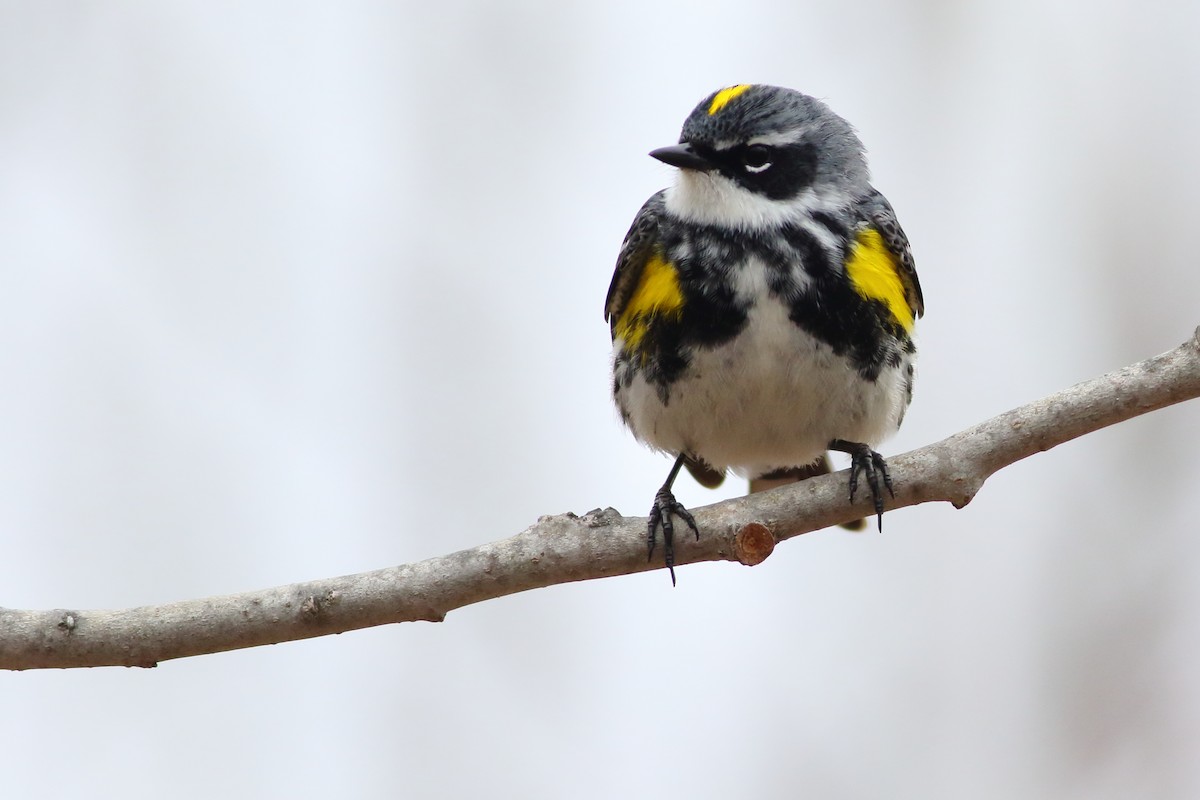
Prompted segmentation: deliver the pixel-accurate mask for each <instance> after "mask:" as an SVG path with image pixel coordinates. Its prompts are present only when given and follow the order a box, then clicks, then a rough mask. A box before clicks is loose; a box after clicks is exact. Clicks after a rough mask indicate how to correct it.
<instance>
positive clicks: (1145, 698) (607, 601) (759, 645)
mask: <svg viewBox="0 0 1200 800" xmlns="http://www.w3.org/2000/svg"><path fill="white" fill-rule="evenodd" d="M1198 35H1200V7H1197V6H1195V5H1194V4H1183V3H1172V4H1165V3H1159V4H1155V3H1149V4H1147V3H1137V4H1135V3H1133V2H1123V3H1122V2H1112V3H1085V2H1082V0H1075V1H1074V2H1062V3H1058V4H1054V5H1049V6H1048V5H1046V4H1044V3H1038V2H1030V1H1029V0H1024V1H1019V2H1011V0H1010V1H1008V2H985V3H973V4H960V3H950V2H899V3H895V2H884V1H883V0H877V1H876V2H854V3H840V4H835V3H818V2H787V3H784V2H753V1H751V2H747V1H746V0H740V1H739V2H736V3H734V2H728V3H724V2H715V1H714V2H702V3H689V4H669V3H661V2H654V0H639V2H637V3H622V2H612V3H603V4H601V3H593V4H590V5H580V6H572V5H569V4H565V3H552V2H516V3H508V4H497V3H488V2H482V0H476V1H475V2H469V1H468V2H460V3H444V4H435V3H420V4H418V3H383V2H375V3H370V2H343V3H339V4H336V5H334V4H319V3H297V2H286V3H285V2H274V3H266V2H264V3H255V4H249V5H248V4H235V3H215V4H214V3H199V2H177V3H171V4H161V3H152V2H143V3H138V2H131V3H120V4H107V3H72V4H61V3H41V2H12V3H5V4H4V5H3V6H0V270H2V275H3V280H2V283H0V286H2V287H3V290H2V291H0V376H3V377H2V379H0V380H2V389H0V549H2V551H3V554H4V555H3V558H2V559H0V604H3V605H5V606H9V607H17V608H54V607H76V608H111V607H123V606H135V605H148V604H155V603H162V602H168V601H173V600H180V599H185V598H195V597H201V596H206V595H213V594H222V593H228V592H236V591H244V590H250V589H256V588H263V587H267V586H272V585H277V584H284V583H290V582H293V581H298V580H305V579H311V578H319V577H330V576H335V575H341V574H346V573H352V572H358V571H362V570H368V569H374V568H378V567H384V566H389V565H393V564H398V563H403V562H408V561H414V560H418V559H422V558H426V557H429V556H433V555H437V554H442V553H447V552H450V551H453V550H457V549H461V548H466V547H471V546H474V545H477V544H481V543H483V542H487V541H491V540H495V539H499V538H503V537H506V536H509V535H512V534H514V533H516V532H518V531H520V530H521V529H523V528H525V527H526V526H527V525H529V524H531V523H532V522H534V521H535V520H536V519H537V517H538V516H539V515H541V514H548V513H560V512H565V511H574V512H577V513H583V512H586V511H588V510H589V509H592V508H596V507H603V506H613V507H615V508H617V509H619V510H620V511H621V512H623V513H626V514H639V515H640V514H644V513H645V512H646V510H647V509H648V507H649V504H650V501H651V499H652V497H653V494H654V491H655V490H656V489H657V488H658V486H659V485H660V484H661V482H662V480H663V477H664V476H665V474H666V471H667V469H668V467H669V461H668V459H666V458H665V457H663V456H661V455H655V454H653V453H651V452H649V451H647V450H644V449H643V448H641V447H640V446H639V445H637V443H636V442H635V441H634V440H633V439H632V437H631V436H630V435H628V433H626V432H625V431H624V430H623V429H622V428H621V426H620V424H619V422H618V420H617V416H616V414H615V412H614V411H613V409H612V407H611V404H610V401H609V397H608V357H609V356H608V351H609V335H608V330H607V326H606V325H605V323H604V320H603V318H602V307H603V300H604V294H605V291H606V290H607V287H608V281H609V278H610V277H611V271H612V267H613V263H614V260H615V258H616V253H617V249H618V247H619V245H620V242H621V238H622V237H623V236H624V234H625V231H626V228H627V227H628V225H629V222H630V220H631V219H632V217H633V214H634V212H635V211H636V210H637V208H638V206H639V205H640V204H641V203H642V201H643V200H644V199H645V198H646V197H647V196H648V195H650V194H651V193H652V192H654V191H655V190H657V189H659V188H661V187H662V186H665V185H666V184H667V183H668V182H669V181H670V180H671V177H672V176H671V170H670V169H669V168H668V167H666V166H664V165H662V164H659V163H658V162H656V161H654V160H652V159H650V158H647V157H646V153H647V152H648V151H649V150H651V149H652V148H655V147H658V146H662V145H666V144H670V143H672V142H674V141H675V140H676V137H677V136H678V131H679V127H680V125H681V124H682V122H683V119H684V117H685V116H686V114H687V113H688V112H689V111H690V110H691V108H692V107H693V106H694V105H695V103H697V102H698V101H699V100H700V99H701V98H703V97H704V96H705V95H706V94H708V93H709V92H711V91H713V90H714V89H716V88H718V87H721V86H725V85H728V84H732V83H739V82H768V83H778V84H783V85H787V86H791V87H794V88H798V89H801V90H803V91H806V92H808V93H810V94H813V95H816V96H818V97H820V98H823V99H825V100H826V101H827V102H828V103H829V104H830V105H831V106H832V107H833V108H834V109H835V110H836V111H838V112H839V113H841V114H842V115H844V116H845V117H847V118H848V119H849V120H851V121H852V122H853V123H854V125H855V126H856V127H857V128H858V129H859V131H860V133H861V135H862V138H863V140H864V141H865V142H866V144H867V148H868V151H869V154H870V157H871V164H872V168H873V173H874V177H875V184H876V186H878V187H879V188H880V189H881V190H882V191H883V192H885V193H886V194H887V196H888V197H889V198H890V199H891V200H892V202H893V204H894V205H895V207H896V209H897V211H898V213H899V216H900V219H901V221H902V223H903V224H904V226H905V228H906V230H907V232H908V234H909V237H910V238H911V240H912V242H913V247H914V251H915V253H916V257H917V264H918V267H919V269H920V274H921V280H922V283H923V285H924V289H925V298H926V303H927V309H928V313H927V316H926V317H925V319H924V320H922V322H921V324H920V326H919V337H920V347H921V361H920V364H919V376H918V383H917V389H916V400H915V402H914V404H913V406H912V409H911V410H910V412H909V416H908V418H907V420H906V422H905V427H904V429H903V431H901V433H900V434H899V435H898V436H897V437H896V438H895V439H894V440H892V441H891V442H889V443H887V444H886V446H885V447H884V448H883V450H884V452H885V453H899V452H902V451H905V450H909V449H912V448H915V447H918V446H921V445H923V444H926V443H929V442H932V441H935V440H938V439H941V438H942V437H944V436H947V435H949V434H951V433H954V432H956V431H958V430H960V429H962V428H964V427H966V426H968V425H970V424H973V423H975V422H978V421H980V420H982V419H985V418H987V417H989V416H991V415H994V414H997V413H999V412H1002V411H1004V410H1007V409H1009V408H1011V407H1013V406H1016V405H1019V404H1021V403H1024V402H1026V401H1029V400H1033V399H1035V398H1038V397H1041V396H1043V395H1045V394H1048V393H1050V392H1052V391H1055V390H1058V389H1061V388H1064V387H1066V386H1069V385H1070V384H1073V383H1076V382H1078V381H1081V380H1084V379H1087V378H1091V377H1093V376H1095V375H1098V374H1100V373H1103V372H1105V371H1108V370H1112V369H1115V368H1119V367H1121V366H1124V365H1126V364H1127V363H1130V362H1132V361H1135V360H1139V359H1142V358H1145V357H1148V356H1151V355H1154V354H1156V353H1159V352H1161V351H1164V350H1167V349H1170V348H1172V347H1174V346H1176V345H1177V344H1179V343H1180V342H1181V341H1183V340H1184V339H1185V338H1187V337H1188V336H1189V335H1191V332H1192V331H1193V330H1194V329H1195V327H1196V326H1197V325H1198V324H1200V269H1198V268H1197V263H1196V247H1195V233H1194V230H1195V225H1196V222H1195V219H1196V214H1197V211H1198V209H1200V197H1198V194H1200V156H1198V154H1197V148H1196V142H1197V141H1200V99H1198V98H1200V51H1198V50H1197V48H1196V47H1195V42H1196V39H1197V36H1198ZM1197 431H1200V404H1197V403H1192V404H1190V405H1184V406H1180V407H1176V408H1172V409H1168V410H1165V411H1162V412H1158V413H1155V414H1152V415H1150V416H1147V417H1143V418H1141V419H1137V420H1134V421H1132V422H1129V423H1126V424H1123V425H1119V426H1117V427H1115V428H1111V429H1108V430H1105V431H1102V432H1100V433H1097V434H1094V435H1091V436H1088V437H1085V438H1084V439H1081V440H1078V441H1075V442H1072V443H1070V444H1067V445H1065V446H1063V447H1061V448H1059V449H1056V450H1054V451H1052V452H1050V453H1047V454H1043V455H1039V456H1037V457H1035V458H1032V459H1029V460H1027V461H1024V462H1021V463H1019V464H1017V465H1015V466H1013V467H1011V468H1009V469H1007V470H1004V471H1003V472H1001V473H999V474H997V475H996V476H995V477H993V478H992V479H991V480H990V481H989V482H988V483H987V485H986V486H985V487H984V489H983V491H982V492H981V493H980V494H979V496H978V497H977V498H976V500H975V501H974V502H973V503H972V504H971V505H970V506H968V507H967V508H966V509H964V510H962V511H955V510H954V509H953V508H951V507H950V506H948V505H926V506H920V507H916V508H908V509H903V510H900V511H896V512H894V513H891V514H889V515H888V522H887V533H886V534H884V535H880V534H878V533H875V532H874V531H873V529H872V532H870V533H864V534H859V535H853V534H848V533H845V532H843V531H840V530H830V531H822V532H818V533H813V534H811V535H808V536H804V537H802V538H800V539H797V540H795V541H791V542H788V543H787V544H786V545H785V546H781V547H780V548H779V549H778V550H777V551H776V553H775V555H774V556H773V557H772V558H771V559H769V560H768V561H767V562H766V563H765V564H763V565H762V566H760V567H756V568H754V569H747V568H744V567H740V566H737V565H732V564H705V565H699V566H691V567H684V568H682V569H681V570H680V572H679V578H680V585H679V588H677V589H675V590H672V589H671V585H670V581H669V580H668V579H667V576H666V574H665V573H662V572H653V573H647V574H643V575H637V576H631V577H622V578H618V579H613V580H604V581H596V582H591V583H586V584H575V585H567V586H559V587H554V588H550V589H546V590H542V591H537V592H530V593H527V594H524V595H519V596H514V597H508V598H504V599H500V600H497V601H493V602H489V603H485V604H482V605H479V606H475V607H470V608H466V609H463V610H460V611H456V612H454V613H452V614H451V615H450V616H449V617H448V618H447V620H446V621H445V623H444V624H440V625H433V624H424V623H418V624H408V625H402V626H391V627H384V628H375V629H371V630H367V631H361V632H356V633H350V634H345V635H342V636H337V637H328V638H323V639H317V640H312V641H306V642H298V643H292V644H285V645H279V646H275V647H269V648H259V649H254V650H247V651H241V652H234V653H226V654H220V655H215V656H207V657H199V658H192V659H187V660H182V661H173V662H167V663H164V664H163V665H161V666H160V667H159V668H158V669H155V670H149V671H147V670H129V669H97V670H79V671H69V672H62V671H57V672H28V673H19V674H18V673H6V674H0V754H2V755H0V794H3V796H5V797H12V798H18V797H20V798H25V797H31V798H33V797H39V798H40V797H47V798H54V797H115V796H120V797H130V798H140V797H147V798H150V797H163V796H169V797H177V798H210V797H215V796H226V797H265V796H284V795H286V794H291V795H303V796H320V795H323V794H329V795H333V794H336V795H337V796H343V797H362V798H373V797H397V796H400V797H454V796H459V797H461V796H479V795H489V796H498V797H521V798H561V797H571V798H610V797H615V796H632V797H638V796H646V797H650V796H654V797H689V798H728V797H761V798H792V797H800V796H805V797H821V798H879V797H914V798H916V797H920V798H962V797H972V798H1012V797H1025V798H1127V797H1132V796H1141V797H1158V798H1184V797H1195V796H1197V795H1198V794H1200V760H1198V758H1197V755H1198V753H1200V678H1197V675H1198V674H1200V581H1198V580H1197V576H1198V575H1200V538H1198V537H1197V536H1196V533H1197V524H1196V514H1197V511H1196V503H1197V492H1196V486H1197V485H1198V484H1200V465H1198V464H1197V459H1196V452H1197V444H1198V440H1200V436H1198V434H1197ZM741 489H742V487H741V484H740V482H738V481H733V482H731V483H730V485H727V486H726V487H725V488H724V489H723V490H722V492H708V491H705V490H703V489H701V488H699V487H698V486H696V484H694V483H692V482H691V481H690V479H687V478H684V479H681V480H680V482H679V484H678V485H677V492H678V494H679V496H680V499H681V500H682V501H683V502H684V503H685V504H687V505H689V506H699V505H704V504H707V503H710V502H715V501H717V500H719V499H721V498H722V497H726V496H730V495H731V494H735V493H738V492H740V491H741ZM0 635H2V632H0Z"/></svg>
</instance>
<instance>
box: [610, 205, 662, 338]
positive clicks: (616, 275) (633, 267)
mask: <svg viewBox="0 0 1200 800" xmlns="http://www.w3.org/2000/svg"><path fill="white" fill-rule="evenodd" d="M665 197H666V191H665V190H664V191H661V192H659V193H658V194H656V195H654V196H653V197H651V198H650V199H649V200H647V201H646V203H645V205H643V206H642V208H641V210H640V211H638V213H637V216H636V217H634V218H633V225H631V226H630V227H629V233H627V234H625V242H624V243H623V244H622V245H621V254H620V255H619V256H618V257H617V269H616V271H615V272H613V277H612V283H610V284H609V285H608V298H607V299H606V300H605V301H604V318H605V319H606V320H608V325H609V330H610V331H612V330H615V329H616V326H617V320H618V319H620V317H621V312H622V311H623V310H624V309H625V306H626V305H627V304H628V303H629V298H630V297H631V296H632V295H633V291H634V289H636V288H637V285H638V280H639V279H640V278H641V277H642V270H643V269H644V268H645V266H646V262H647V261H648V260H649V259H650V254H651V253H652V252H654V245H655V243H656V242H657V241H658V221H659V219H660V218H661V217H662V214H663V206H664V205H665V203H666V200H665Z"/></svg>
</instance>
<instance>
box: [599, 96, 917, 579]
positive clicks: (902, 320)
mask: <svg viewBox="0 0 1200 800" xmlns="http://www.w3.org/2000/svg"><path fill="white" fill-rule="evenodd" d="M651 155H654V156H655V157H656V158H659V159H660V160H662V161H664V162H666V163H668V164H672V165H674V166H677V167H679V168H680V171H679V174H678V180H677V182H676V184H675V185H674V186H673V187H672V188H670V189H666V190H664V191H661V192H659V193H657V194H655V195H654V196H652V197H651V198H650V199H649V200H648V201H647V202H646V203H645V205H643V206H642V208H641V210H640V211H639V212H638V214H637V216H636V217H635V218H634V222H633V225H632V226H631V227H630V230H629V233H628V234H627V236H626V237H625V242H624V244H623V246H622V248H621V252H620V255H619V257H618V260H617V268H616V271H615V273H614V275H613V279H612V283H611V285H610V287H609V292H608V297H607V301H606V304H605V316H606V318H607V319H608V321H609V324H610V330H611V332H612V337H613V345H614V347H613V395H614V399H615V401H616V404H617V407H618V409H619V410H620V412H621V416H622V419H623V420H624V421H625V423H626V424H627V425H628V426H629V427H630V429H631V430H632V431H633V433H634V435H635V436H636V437H637V438H638V439H639V440H641V441H643V442H645V443H646V444H648V445H650V446H651V447H654V448H656V449H658V450H661V451H664V452H667V453H670V454H672V455H674V456H677V460H676V464H675V466H674V468H673V469H672V471H671V474H670V476H669V478H668V480H667V483H666V484H665V485H664V486H663V487H662V489H661V490H660V491H659V493H658V495H657V497H656V499H655V504H654V506H653V508H652V511H651V521H650V529H649V531H648V536H649V546H650V549H651V552H653V549H654V544H655V540H656V530H657V528H658V527H661V528H662V529H663V534H664V537H663V538H664V544H665V546H666V547H665V549H666V553H667V566H668V567H671V566H673V522H672V515H674V516H678V517H680V518H681V519H683V520H684V521H685V522H687V523H688V524H689V525H690V526H691V527H692V528H693V529H695V524H694V522H693V521H692V518H691V515H690V514H688V513H687V511H686V510H685V509H683V507H682V506H681V505H679V504H678V503H677V502H676V501H675V499H674V497H673V495H672V494H671V486H672V483H673V481H674V478H675V475H676V474H677V473H678V470H679V468H680V467H681V466H687V467H688V468H689V470H691V471H692V472H693V473H694V474H695V475H696V476H697V478H698V479H699V480H701V482H702V483H704V484H705V485H713V484H715V483H719V477H720V475H721V474H723V473H724V472H725V471H726V470H727V469H730V470H733V471H735V472H737V473H739V474H743V475H746V476H747V477H749V478H751V479H756V478H762V477H763V476H779V475H783V474H791V475H793V476H797V477H800V476H803V475H807V474H809V473H810V472H811V471H812V469H808V465H813V464H816V463H817V462H818V461H819V460H820V459H823V458H824V457H825V452H826V450H828V449H838V450H843V451H845V452H848V453H850V455H851V457H852V461H853V464H852V473H851V488H852V490H853V488H854V487H855V485H856V481H857V477H858V475H859V474H860V473H862V474H865V476H866V477H867V480H868V484H869V486H870V489H871V491H872V495H873V497H874V500H875V507H876V511H877V512H879V513H882V508H883V505H882V502H883V501H882V488H889V489H890V479H889V478H888V476H887V470H886V465H885V464H884V462H883V459H882V458H881V457H880V456H879V455H878V454H877V453H875V452H874V451H873V450H872V449H871V448H872V447H874V446H875V445H877V444H878V443H879V442H880V441H882V440H883V439H884V438H885V437H886V436H888V435H890V434H891V433H893V432H894V431H895V430H896V428H898V427H899V425H900V422H901V421H902V419H903V417H904V411H905V409H906V408H907V406H908V403H909V401H910V400H911V397H912V378H913V365H914V362H915V355H916V348H915V345H914V343H913V338H912V329H913V323H914V321H915V319H916V318H917V317H919V316H920V315H921V314H922V313H923V311H924V300H923V298H922V294H921V287H920V283H919V282H918V279H917V273H916V269H915V267H914V263H913V257H912V252H911V249H910V248H909V244H908V240H907V237H906V236H905V234H904V232H903V230H902V229H901V227H900V224H899V222H898V221H897V220H896V216H895V213H894V212H893V210H892V207H891V205H890V204H889V203H888V202H887V200H886V199H885V198H884V197H883V196H882V195H881V194H880V193H879V192H878V191H876V190H875V189H874V188H873V187H872V186H871V185H870V183H869V180H868V171H867V166H866V160H865V157H864V155H863V148H862V145H861V143H860V142H859V140H858V137H857V135H856V134H855V133H854V131H853V129H851V128H850V126H849V125H848V124H847V123H846V122H845V121H844V120H843V119H842V118H841V117H838V116H837V115H836V114H834V113H833V112H832V111H830V110H829V109H828V108H826V107H825V106H824V105H823V104H822V103H820V102H819V101H816V100H814V99H813V98H811V97H808V96H807V95H803V94H800V93H799V92H794V91H792V90H789V89H782V88H779V87H771V86H757V85H755V86H739V87H730V88H729V89H724V90H721V91H720V92H716V93H714V94H713V95H710V96H709V97H708V98H706V99H705V100H704V101H703V102H701V103H700V105H698V106H697V107H696V109H695V111H693V112H692V114H691V115H690V116H689V117H688V120H687V121H686V122H685V123H684V128H683V133H682V135H681V138H680V144H679V145H677V146H673V147H668V148H662V149H660V150H657V151H655V152H654V153H652V154H651ZM797 468H800V471H796V470H797ZM881 482H882V483H881ZM697 535H698V532H697ZM672 580H674V571H673V570H672Z"/></svg>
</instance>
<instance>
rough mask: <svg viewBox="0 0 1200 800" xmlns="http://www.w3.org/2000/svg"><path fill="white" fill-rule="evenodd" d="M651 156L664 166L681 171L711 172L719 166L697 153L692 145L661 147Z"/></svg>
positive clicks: (653, 151) (652, 152)
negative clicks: (667, 165) (668, 165)
mask: <svg viewBox="0 0 1200 800" xmlns="http://www.w3.org/2000/svg"><path fill="white" fill-rule="evenodd" d="M650 155H651V157H653V158H657V159H658V160H659V161H661V162H663V163H664V164H670V165H671V166H672V167H679V168H680V169H694V170H696V171H698V172H709V171H711V170H714V169H716V168H717V165H716V164H714V163H713V162H711V161H709V160H708V159H707V158H705V157H704V156H702V155H700V154H699V153H697V152H696V151H695V150H694V149H693V148H692V146H691V145H690V144H687V143H686V142H685V143H684V144H673V145H671V146H670V147H660V148H658V149H657V150H651V151H650Z"/></svg>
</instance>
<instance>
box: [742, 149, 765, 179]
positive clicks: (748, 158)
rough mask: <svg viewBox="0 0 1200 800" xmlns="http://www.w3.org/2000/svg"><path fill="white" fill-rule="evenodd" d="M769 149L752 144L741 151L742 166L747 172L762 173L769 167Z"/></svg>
mask: <svg viewBox="0 0 1200 800" xmlns="http://www.w3.org/2000/svg"><path fill="white" fill-rule="evenodd" d="M771 158H772V154H771V148H770V147H767V146H766V145H765V144H752V145H750V146H749V147H747V148H746V149H745V150H743V151H742V165H743V166H745V167H746V171H747V172H762V171H763V170H765V169H767V168H768V167H770V166H771Z"/></svg>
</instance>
